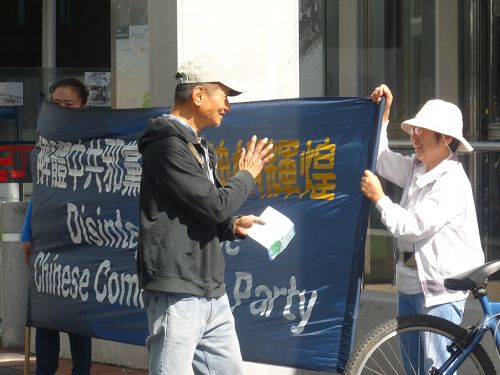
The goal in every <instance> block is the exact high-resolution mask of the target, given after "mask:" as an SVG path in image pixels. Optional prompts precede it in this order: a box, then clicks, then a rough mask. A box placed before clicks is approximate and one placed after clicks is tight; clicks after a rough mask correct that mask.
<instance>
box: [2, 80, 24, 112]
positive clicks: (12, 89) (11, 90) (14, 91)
mask: <svg viewBox="0 0 500 375" xmlns="http://www.w3.org/2000/svg"><path fill="white" fill-rule="evenodd" d="M22 105H23V83H22V82H0V106H1V107H19V106H22Z"/></svg>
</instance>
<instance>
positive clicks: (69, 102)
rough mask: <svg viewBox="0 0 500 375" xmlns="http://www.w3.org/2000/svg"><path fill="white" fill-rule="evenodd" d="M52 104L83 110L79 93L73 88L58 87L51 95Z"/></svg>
mask: <svg viewBox="0 0 500 375" xmlns="http://www.w3.org/2000/svg"><path fill="white" fill-rule="evenodd" d="M52 103H54V104H56V105H58V106H61V107H70V108H83V106H84V104H83V102H82V98H81V97H80V93H79V92H78V90H77V89H76V87H73V86H59V87H57V88H56V89H55V90H54V92H53V93H52Z"/></svg>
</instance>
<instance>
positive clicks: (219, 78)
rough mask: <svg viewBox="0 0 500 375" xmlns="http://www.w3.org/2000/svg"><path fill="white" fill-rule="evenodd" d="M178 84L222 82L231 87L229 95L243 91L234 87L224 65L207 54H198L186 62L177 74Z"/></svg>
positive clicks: (235, 94)
mask: <svg viewBox="0 0 500 375" xmlns="http://www.w3.org/2000/svg"><path fill="white" fill-rule="evenodd" d="M175 79H176V80H177V84H180V85H182V84H189V83H217V82H218V83H221V84H223V85H224V86H226V87H227V88H228V89H229V93H228V96H237V95H240V94H241V93H242V91H238V90H235V89H234V85H233V84H232V83H231V82H230V80H229V78H228V77H227V75H226V74H225V72H224V70H223V68H222V66H221V65H220V64H219V63H218V62H217V61H215V60H214V59H213V58H211V57H210V56H207V55H198V56H196V57H195V58H194V59H192V60H188V61H186V62H184V63H183V64H182V65H181V66H180V67H179V70H178V71H177V74H176V75H175Z"/></svg>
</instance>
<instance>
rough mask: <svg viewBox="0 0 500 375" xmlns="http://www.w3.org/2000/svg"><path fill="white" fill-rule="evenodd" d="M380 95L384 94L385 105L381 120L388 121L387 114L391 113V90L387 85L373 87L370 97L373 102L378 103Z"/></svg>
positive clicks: (380, 98)
mask: <svg viewBox="0 0 500 375" xmlns="http://www.w3.org/2000/svg"><path fill="white" fill-rule="evenodd" d="M382 96H385V107H384V115H383V116H382V121H383V122H387V121H389V114H390V113H391V105H392V92H391V90H390V89H389V87H388V86H387V85H384V84H381V85H380V86H378V87H375V89H373V92H372V95H371V98H372V100H373V101H374V102H375V103H377V104H378V103H380V100H382Z"/></svg>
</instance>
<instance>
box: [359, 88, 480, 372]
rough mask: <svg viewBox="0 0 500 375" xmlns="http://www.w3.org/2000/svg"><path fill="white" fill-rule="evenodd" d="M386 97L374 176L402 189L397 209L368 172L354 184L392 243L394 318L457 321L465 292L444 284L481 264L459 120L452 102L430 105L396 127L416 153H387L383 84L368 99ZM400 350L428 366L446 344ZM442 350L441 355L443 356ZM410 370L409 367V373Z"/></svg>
mask: <svg viewBox="0 0 500 375" xmlns="http://www.w3.org/2000/svg"><path fill="white" fill-rule="evenodd" d="M382 96H385V98H386V102H385V107H384V114H383V122H382V129H381V134H380V145H379V151H378V159H377V173H378V174H379V175H380V176H382V177H384V178H385V179H387V180H389V181H391V182H393V183H394V184H396V185H398V186H400V187H401V188H403V195H402V198H401V202H400V203H399V204H396V203H393V202H392V201H391V199H390V198H389V197H387V196H386V195H385V194H384V191H383V189H382V186H381V184H380V181H379V179H378V178H377V177H376V176H375V175H374V174H373V173H372V172H370V171H368V170H367V171H365V172H364V174H363V177H362V178H361V191H362V192H363V193H364V194H365V196H366V197H367V198H368V199H370V200H371V201H372V202H373V203H374V204H375V206H376V208H377V209H378V210H379V211H380V213H381V217H382V222H383V223H384V225H385V226H386V227H387V229H388V230H389V231H390V232H391V233H392V235H393V236H394V237H395V239H396V241H395V244H396V247H397V248H396V249H395V256H396V259H395V261H396V284H397V286H398V291H399V292H398V315H405V314H415V313H418V314H429V315H434V316H439V317H442V318H445V319H448V320H450V321H452V322H454V323H456V324H460V323H461V321H462V314H463V311H464V306H465V300H466V297H467V292H462V291H458V292H457V291H450V290H447V289H446V288H445V287H444V282H443V281H444V279H445V278H447V277H451V276H454V275H456V274H459V273H461V272H464V271H467V270H469V269H472V268H474V267H476V266H479V265H481V264H482V263H484V253H483V250H482V247H481V241H480V237H479V229H478V224H477V217H476V210H475V207H474V198H473V196H472V188H471V185H470V182H469V179H468V178H467V175H466V174H465V171H464V170H463V167H462V165H461V163H460V162H459V161H458V158H457V156H456V153H457V151H463V152H471V151H472V150H473V149H472V147H471V146H470V144H469V143H468V142H467V141H466V140H465V139H464V137H463V135H462V127H463V125H462V113H461V111H460V109H459V108H458V107H457V106H455V105H454V104H452V103H449V102H445V101H442V100H437V99H435V100H429V101H428V102H427V103H426V104H425V105H424V106H423V107H422V109H421V110H420V111H419V112H418V113H417V115H416V116H415V118H412V119H409V120H406V121H404V122H403V123H402V124H401V128H402V129H403V130H404V131H405V132H406V133H408V134H409V135H410V138H411V141H412V143H413V147H414V149H415V154H414V155H412V156H403V155H401V154H398V153H395V152H393V151H391V150H390V149H389V148H388V139H387V127H388V124H389V114H390V109H391V105H392V99H393V96H392V93H391V91H390V89H389V88H388V87H387V86H386V85H380V86H379V87H376V88H375V89H374V91H373V93H372V94H371V97H372V100H373V101H374V102H375V103H379V102H380V101H381V98H382ZM417 344H418V343H410V344H409V345H408V344H404V343H401V350H402V351H404V352H405V353H407V355H408V357H407V356H406V355H403V358H409V361H408V360H406V362H411V363H405V367H406V369H407V373H409V370H408V369H409V368H410V366H411V365H412V364H415V363H417V361H418V360H419V359H420V361H421V362H419V363H424V362H422V361H425V369H424V370H425V371H423V372H422V373H428V372H427V370H428V369H429V368H430V367H431V366H432V365H433V358H436V356H435V353H436V352H437V351H439V350H443V348H442V346H444V345H445V344H440V343H433V342H432V340H431V341H430V342H427V343H426V344H425V350H424V353H420V354H421V357H420V358H418V356H419V353H418V352H417V351H416V350H414V349H415V348H417ZM444 350H445V349H444ZM413 368H416V367H413Z"/></svg>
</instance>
